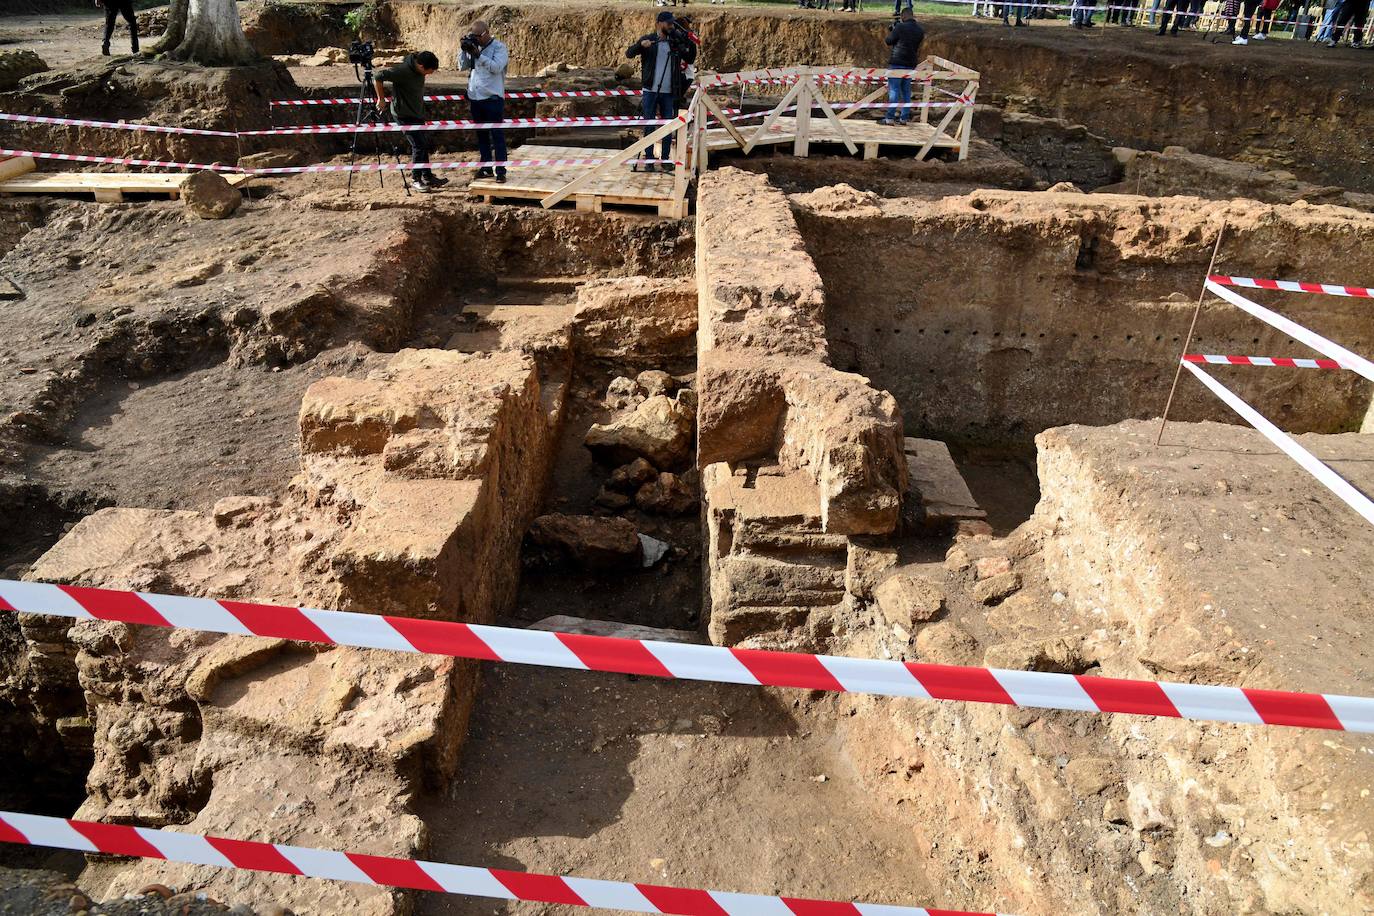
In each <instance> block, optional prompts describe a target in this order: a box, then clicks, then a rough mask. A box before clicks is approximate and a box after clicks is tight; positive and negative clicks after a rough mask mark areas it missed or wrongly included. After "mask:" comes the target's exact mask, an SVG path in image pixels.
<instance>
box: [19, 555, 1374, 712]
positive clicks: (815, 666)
mask: <svg viewBox="0 0 1374 916" xmlns="http://www.w3.org/2000/svg"><path fill="white" fill-rule="evenodd" d="M0 611H17V612H22V613H32V614H56V615H59V616H63V617H74V618H77V619H82V620H117V621H122V622H124V623H135V624H146V625H149V626H162V627H180V628H185V629H192V630H203V631H206V632H210V633H233V634H238V635H241V636H270V637H276V638H279V639H293V640H302V641H305V642H315V643H325V644H328V645H341V646H357V647H360V648H365V649H390V650H393V651H397V652H419V653H427V654H431V655H446V656H452V657H455V658H474V659H481V660H484V661H494V662H510V663H515V664H522V665H546V666H550V667H555V668H572V669H580V670H586V671H613V672H619V673H621V674H640V675H649V676H653V677H664V678H682V679H687V680H696V681H714V682H717V683H722V684H751V685H754V686H769V687H795V688H800V689H804V690H833V691H841V692H851V693H871V694H878V695H881V696H897V697H914V698H918V699H925V700H957V701H961V702H968V703H997V704H1002V705H1007V706H1029V707H1035V708H1040V709H1068V710H1076V711H1080V712H1100V713H1127V714H1131V715H1145V716H1167V717H1170V718H1179V719H1200V720H1206V721H1213V722H1240V723H1246V724H1250V725H1291V726H1297V727H1300V728H1322V729H1334V730H1338V731H1351V732H1374V698H1369V697H1352V696H1341V695H1338V694H1317V693H1296V692H1292V691H1286V690H1256V689H1251V688H1241V687H1216V686H1208V685H1203V684H1178V683H1171V682H1167V681H1158V682H1156V681H1136V680H1127V679H1124V678H1110V677H1086V676H1082V675H1070V674H1055V673H1050V672H1041V671H1007V670H1002V669H997V668H980V667H965V666H956V665H932V664H924V663H920V662H899V661H884V660H879V659H866V658H842V657H839V656H834V655H810V654H804V653H800V652H771V651H765V650H762V649H736V648H728V647H724V646H698V645H684V644H680V643H665V642H655V641H652V640H639V639H615V638H611V637H606V636H585V635H581V634H573V633H552V632H547V631H543V630H516V629H510V628H507V627H493V626H484V625H481V624H466V623H450V622H447V621H439V620H417V619H412V618H408V617H388V616H382V615H377V614H359V613H354V612H349V611H323V610H318V609H316V608H297V607H284V606H280V605H267V604H253V603H248V602H243V601H215V600H212V599H209V598H184V597H178V596H174V595H158V594H151V593H147V592H133V591H123V590H115V589H104V588H83V587H77V586H67V585H51V584H48V583H41V582H15V581H12V580H8V579H0Z"/></svg>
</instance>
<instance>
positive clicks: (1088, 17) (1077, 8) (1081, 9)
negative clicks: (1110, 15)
mask: <svg viewBox="0 0 1374 916" xmlns="http://www.w3.org/2000/svg"><path fill="white" fill-rule="evenodd" d="M1096 6H1097V0H1093V2H1092V3H1091V4H1090V5H1085V4H1084V3H1083V0H1075V4H1074V8H1073V14H1072V16H1071V17H1070V18H1071V19H1072V21H1073V24H1074V25H1084V26H1086V25H1092V24H1093V11H1094V8H1095V7H1096Z"/></svg>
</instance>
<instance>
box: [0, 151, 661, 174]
mask: <svg viewBox="0 0 1374 916" xmlns="http://www.w3.org/2000/svg"><path fill="white" fill-rule="evenodd" d="M0 156H33V157H36V158H39V159H62V160H69V161H75V162H97V163H100V164H102V165H146V166H152V167H156V168H166V169H213V170H214V171H217V172H231V173H233V174H236V175H292V174H298V173H303V172H395V171H408V170H410V169H489V168H496V167H498V166H499V167H501V168H512V169H518V168H527V167H530V166H580V165H600V164H601V163H603V162H605V161H606V159H605V158H600V159H504V160H501V161H499V162H382V163H373V162H362V163H354V164H352V165H328V164H324V163H321V164H319V165H289V166H276V167H273V168H261V169H244V168H239V167H238V166H233V165H219V164H213V163H212V164H206V163H203V162H165V161H162V160H159V159H128V158H124V157H121V156H81V155H77V154H75V153H42V152H36V151H34V150H22V149H0ZM650 163H653V164H670V165H674V166H677V167H679V168H680V167H682V163H681V162H679V161H677V160H676V159H630V160H627V161H626V163H625V164H626V165H647V164H650Z"/></svg>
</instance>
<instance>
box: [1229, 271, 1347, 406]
mask: <svg viewBox="0 0 1374 916" xmlns="http://www.w3.org/2000/svg"><path fill="white" fill-rule="evenodd" d="M1205 286H1206V288H1207V289H1208V290H1210V291H1211V292H1213V293H1215V294H1216V295H1218V296H1220V297H1221V298H1222V299H1225V300H1226V301H1227V302H1229V303H1231V304H1232V305H1234V306H1235V307H1236V308H1238V309H1240V310H1241V311H1243V312H1248V313H1249V314H1250V315H1253V316H1254V317H1255V318H1258V319H1259V320H1260V321H1263V322H1265V323H1266V324H1268V325H1271V326H1272V327H1276V328H1278V329H1279V330H1280V331H1282V332H1284V333H1285V334H1287V335H1288V336H1289V337H1291V338H1293V339H1294V340H1296V341H1299V342H1300V343H1303V344H1306V345H1307V346H1309V347H1311V348H1312V349H1313V350H1316V351H1317V352H1318V353H1321V354H1323V355H1324V356H1326V357H1327V358H1328V359H1334V360H1336V362H1338V363H1340V364H1341V366H1342V367H1343V368H1346V369H1349V370H1350V371H1351V372H1358V373H1359V374H1360V375H1362V376H1364V377H1365V378H1367V379H1369V380H1370V381H1371V382H1374V363H1371V362H1370V361H1369V360H1367V359H1365V358H1364V357H1363V356H1360V355H1359V354H1358V353H1354V352H1352V351H1350V350H1347V349H1346V348H1345V347H1343V346H1341V345H1340V344H1338V343H1336V342H1335V341H1334V340H1328V339H1327V338H1325V337H1323V336H1322V335H1320V334H1318V333H1317V332H1316V331H1311V330H1308V329H1307V328H1305V327H1303V326H1302V325H1300V324H1298V323H1297V322H1296V321H1293V320H1292V319H1289V318H1285V317H1283V316H1282V315H1280V314H1279V313H1278V312H1275V311H1274V310H1273V309H1267V308H1265V307H1264V306H1262V305H1260V304H1259V303H1258V302H1255V301H1253V300H1251V299H1247V298H1245V297H1244V296H1242V295H1241V294H1240V293H1238V292H1236V291H1234V290H1232V289H1228V288H1227V287H1225V286H1222V285H1221V284H1220V283H1218V282H1216V281H1215V280H1212V279H1210V278H1209V279H1208V280H1207V282H1206V284H1205Z"/></svg>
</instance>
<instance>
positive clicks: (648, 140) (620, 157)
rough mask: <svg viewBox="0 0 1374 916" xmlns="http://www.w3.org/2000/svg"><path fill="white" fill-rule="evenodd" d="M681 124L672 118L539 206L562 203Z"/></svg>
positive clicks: (559, 190) (573, 181)
mask: <svg viewBox="0 0 1374 916" xmlns="http://www.w3.org/2000/svg"><path fill="white" fill-rule="evenodd" d="M687 120H691V112H690V111H689V112H688V113H687ZM681 123H682V122H680V121H679V120H678V119H677V118H674V119H673V120H672V121H671V122H669V123H667V124H663V125H661V126H660V127H659V128H658V129H657V130H655V131H654V132H653V133H651V134H649V135H648V136H646V137H645V138H644V139H642V140H639V141H637V142H635V143H632V144H630V145H629V146H627V147H626V148H625V149H623V150H621V151H620V152H618V153H616V154H615V155H614V156H612V157H610V158H609V159H608V160H606V162H604V163H602V164H601V165H598V166H596V167H595V168H593V169H590V170H588V171H587V172H585V173H584V174H583V175H581V176H580V177H578V178H574V179H573V180H572V181H570V182H568V183H567V184H566V185H564V186H563V187H561V188H559V189H558V190H557V191H554V192H553V193H552V194H550V195H549V196H548V197H546V198H544V199H543V200H542V201H540V205H541V206H543V207H544V208H545V209H548V208H549V207H552V206H554V205H555V204H557V203H559V202H560V201H563V200H564V199H566V198H567V197H568V195H570V194H572V193H573V192H574V191H576V190H578V189H579V188H582V187H584V186H586V185H587V184H589V183H590V182H592V181H595V180H596V178H597V177H598V176H600V175H604V174H605V173H606V172H608V171H609V170H611V169H614V168H617V167H618V166H620V165H623V164H624V163H625V162H627V161H629V160H630V159H633V158H634V157H635V156H637V155H639V153H640V152H641V151H642V150H645V149H648V148H650V147H652V146H653V145H654V144H655V143H657V142H658V141H660V140H662V139H663V138H664V137H670V136H672V135H673V133H674V132H676V131H677V129H678V128H679V127H680V126H681Z"/></svg>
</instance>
